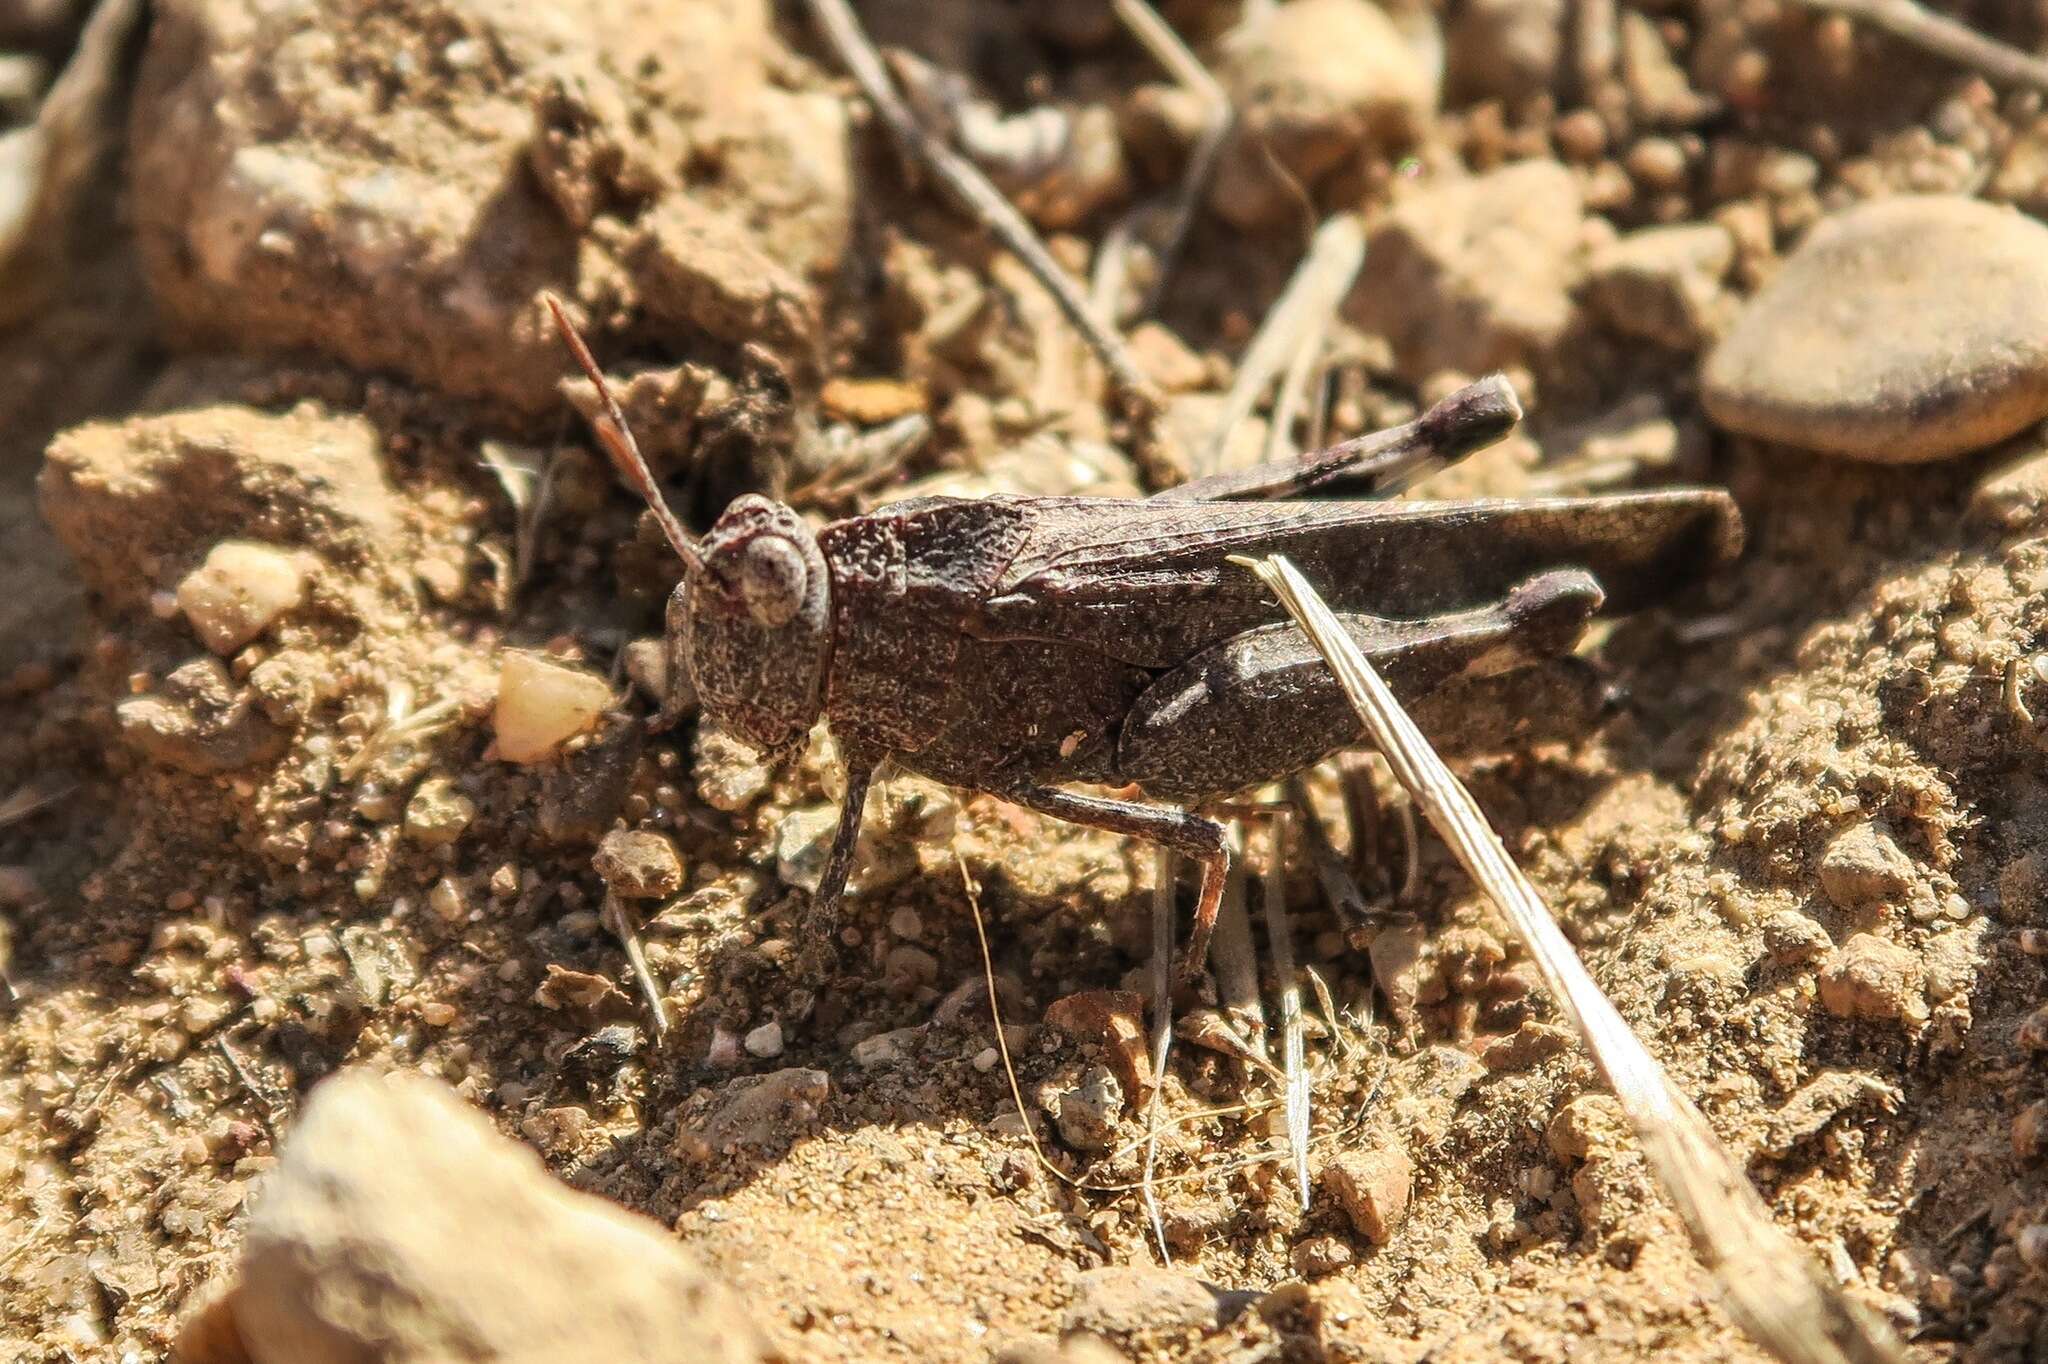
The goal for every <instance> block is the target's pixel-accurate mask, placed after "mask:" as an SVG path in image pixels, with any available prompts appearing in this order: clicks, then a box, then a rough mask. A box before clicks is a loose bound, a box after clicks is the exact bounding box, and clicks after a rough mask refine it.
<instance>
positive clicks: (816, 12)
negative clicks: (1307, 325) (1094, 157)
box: [808, 0, 1160, 419]
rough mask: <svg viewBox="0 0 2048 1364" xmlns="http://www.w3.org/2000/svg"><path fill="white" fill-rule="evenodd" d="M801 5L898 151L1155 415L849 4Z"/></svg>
mask: <svg viewBox="0 0 2048 1364" xmlns="http://www.w3.org/2000/svg"><path fill="white" fill-rule="evenodd" d="M808 2H809V5H810V10H811V18H812V19H813V20H814V21H815V22H816V23H817V25H818V28H819V31H820V32H822V33H823V34H824V36H825V41H826V42H828V43H829V44H831V46H832V50H833V51H834V52H835V53H836V54H837V55H838V57H839V60H840V62H841V63H842V64H843V65H844V66H845V67H846V70H847V72H848V74H850V75H851V76H852V77H853V79H854V80H855V82H857V83H858V84H859V86H860V88H861V91H862V93H863V94H865V95H866V96H867V97H868V102H869V103H870V104H872V105H873V106H874V108H875V113H876V114H878V115H879V116H880V117H881V120H882V122H883V123H884V124H885V125H886V126H887V127H888V129H889V133H890V136H892V137H893V138H894V139H895V140H896V145H897V147H898V148H899V149H900V150H901V151H902V153H903V155H904V156H905V157H906V158H907V159H909V160H910V161H912V162H915V163H916V164H919V165H922V166H923V167H924V168H925V169H926V170H928V171H930V172H931V174H932V176H933V178H934V179H936V180H937V181H938V182H939V183H940V184H941V185H942V186H944V187H945V188H946V189H947V190H948V191H949V192H951V194H952V195H953V197H954V198H955V199H956V200H957V201H958V202H959V203H960V205H961V206H962V207H963V208H965V209H966V210H967V212H969V213H970V214H972V215H973V216H974V217H976V218H978V219H979V220H980V221H981V223H982V225H983V226H984V227H986V228H987V229H988V230H989V231H990V232H991V233H993V234H994V235H995V238H996V240H997V241H999V242H1001V243H1002V244H1003V246H1004V247H1005V248H1006V249H1008V250H1009V252H1010V253H1011V254H1012V255H1014V256H1016V257H1017V259H1018V260H1020V261H1022V262H1023V264H1024V268H1025V269H1027V270H1029V271H1030V272H1031V274H1032V276H1033V277H1034V278H1035V279H1037V281H1038V282H1039V283H1040V284H1041V285H1043V286H1045V289H1046V292H1048V293H1050V294H1051V295H1052V296H1053V301H1054V302H1056V303H1057V304H1059V307H1060V311H1061V312H1063V313H1065V314H1066V315H1067V320H1068V321H1069V322H1072V323H1073V324H1074V327H1075V329H1076V330H1077V331H1079V332H1080V333H1081V336H1082V338H1083V339H1084V340H1086V341H1087V343H1088V345H1089V347H1090V348H1091V349H1093V350H1094V351H1095V353H1096V355H1098V356H1099V357H1101V359H1102V363H1103V365H1104V366H1105V367H1106V368H1107V369H1108V370H1109V373H1110V378H1111V381H1112V382H1113V383H1114V384H1115V385H1116V387H1117V389H1118V390H1119V391H1120V392H1121V394H1122V397H1123V399H1124V402H1125V404H1126V406H1127V407H1128V408H1130V409H1131V415H1132V416H1133V417H1134V418H1141V419H1142V418H1147V417H1150V416H1152V415H1154V414H1156V413H1157V412H1158V411H1159V408H1160V397H1159V393H1158V391H1157V390H1156V389H1154V388H1153V386H1152V384H1151V382H1150V381H1149V380H1147V379H1146V378H1145V376H1144V373H1143V372H1142V371H1141V370H1139V368H1138V362H1137V361H1136V360H1135V359H1134V358H1133V357H1132V355H1131V352H1130V349H1129V347H1127V346H1125V344H1124V341H1123V338H1122V337H1121V336H1118V335H1117V334H1116V332H1115V331H1114V330H1112V329H1111V328H1110V327H1109V325H1108V324H1106V323H1105V322H1104V321H1103V320H1102V318H1101V317H1100V316H1098V315H1097V314H1096V313H1095V311H1094V310H1093V309H1092V308H1090V307H1089V306H1088V298H1087V296H1086V295H1085V294H1084V293H1083V292H1082V289H1081V286H1080V284H1079V283H1078V282H1076V281H1075V279H1074V277H1073V276H1072V275H1070V274H1068V273H1067V272H1066V271H1065V270H1064V269H1062V268H1061V266H1060V264H1059V262H1058V261H1056V260H1054V259H1053V258H1052V253H1051V252H1049V251H1047V250H1046V249H1045V243H1044V242H1042V241H1040V240H1039V238H1038V233H1037V232H1036V231H1034V230H1033V228H1032V226H1031V224H1030V223H1029V222H1028V221H1026V220H1025V217H1024V215H1023V214H1021V213H1019V212H1018V211H1017V208H1016V206H1015V205H1014V204H1012V203H1011V202H1010V201H1009V200H1008V199H1006V198H1004V197H1003V192H1002V191H1001V190H999V189H997V188H996V187H995V185H994V184H992V183H991V182H990V181H989V178H988V177H987V176H986V175H984V174H982V172H981V168H980V167H978V166H976V165H975V164H974V163H973V162H972V161H970V160H968V159H967V158H966V157H965V156H963V155H961V154H960V153H959V152H957V151H955V150H954V149H953V148H951V147H949V146H947V145H946V144H945V143H944V142H941V141H940V140H939V139H938V138H936V137H934V136H933V135H932V134H931V132H930V131H929V130H928V129H926V128H925V126H924V125H923V124H922V123H920V122H919V121H918V119H917V115H916V114H914V113H912V112H911V109H910V106H909V105H907V104H905V103H904V101H903V97H902V96H901V95H900V94H898V93H897V91H896V86H895V83H894V82H893V81H891V80H890V79H889V72H888V70H887V68H886V67H884V66H883V64H882V55H881V53H879V52H877V51H876V50H875V45H874V42H873V40H872V39H870V38H869V37H868V35H867V32H866V30H865V29H863V28H862V27H861V24H860V20H859V19H858V18H857V17H855V15H854V12H853V7H852V6H851V5H849V4H848V3H847V0H808Z"/></svg>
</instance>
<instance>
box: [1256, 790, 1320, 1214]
mask: <svg viewBox="0 0 2048 1364" xmlns="http://www.w3.org/2000/svg"><path fill="white" fill-rule="evenodd" d="M1290 823H1291V821H1289V819H1288V818H1287V811H1285V810H1275V811H1274V812H1273V818H1272V821H1271V823H1270V825H1269V826H1268V827H1269V828H1270V829H1271V830H1272V846H1271V847H1270V848H1269V849H1268V850H1267V854H1266V856H1267V863H1266V881H1265V895H1264V896H1263V897H1262V898H1263V899H1264V904H1263V905H1262V908H1263V909H1264V910H1265V915H1266V938H1267V943H1268V947H1269V950H1270V951H1271V952H1272V954H1273V975H1274V976H1275V977H1276V978H1277V979H1278V981H1279V983H1280V1068H1281V1070H1282V1071H1284V1072H1285V1073H1286V1076H1287V1105H1286V1107H1285V1108H1284V1109H1283V1110H1282V1112H1283V1114H1284V1115H1285V1117H1286V1119H1287V1145H1288V1147H1289V1148H1290V1149H1292V1150H1293V1152H1294V1186H1295V1192H1296V1193H1298V1194H1300V1195H1301V1210H1302V1211H1303V1212H1307V1211H1308V1136H1309V1107H1308V1097H1309V1095H1308V1066H1307V1064H1306V1062H1305V1060H1304V1058H1303V1055H1302V1036H1301V980H1300V977H1299V976H1298V975H1297V974H1296V972H1295V969H1294V924H1293V922H1292V920H1290V919H1289V918H1288V915H1287V830H1288V826H1289V824H1290Z"/></svg>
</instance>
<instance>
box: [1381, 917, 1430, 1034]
mask: <svg viewBox="0 0 2048 1364" xmlns="http://www.w3.org/2000/svg"><path fill="white" fill-rule="evenodd" d="M1429 949H1430V943H1429V934H1428V933H1427V932H1426V931H1425V930H1424V929H1423V928H1422V926H1421V925H1420V924H1413V923H1401V924H1394V925H1392V926H1390V927H1388V928H1384V929H1382V930H1380V932H1379V933H1378V934H1376V935H1375V936H1374V938H1373V940H1372V946H1371V947H1370V948H1369V949H1367V951H1368V955H1369V956H1370V957H1371V959H1372V977H1373V979H1374V980H1376V981H1378V982H1379V987H1380V990H1381V992H1382V993H1384V994H1385V995H1386V997H1387V1011H1388V1012H1389V1013H1391V1014H1392V1015H1393V1016H1394V1022H1395V1024H1396V1025H1398V1026H1399V1027H1400V1028H1402V1029H1403V1030H1404V1031H1405V1030H1407V1029H1410V1028H1413V1027H1414V1026H1415V1006H1416V1005H1417V1004H1418V1003H1420V1002H1421V1000H1422V996H1423V995H1424V993H1426V992H1427V993H1433V994H1438V995H1440V994H1441V993H1442V988H1443V986H1442V981H1441V980H1440V979H1439V977H1438V975H1437V969H1436V957H1435V955H1434V954H1433V953H1431V951H1430V950H1429Z"/></svg>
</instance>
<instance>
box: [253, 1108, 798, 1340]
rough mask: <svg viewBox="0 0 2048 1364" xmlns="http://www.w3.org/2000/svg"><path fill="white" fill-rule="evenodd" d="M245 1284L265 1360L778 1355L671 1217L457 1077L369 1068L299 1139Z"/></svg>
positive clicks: (256, 1223)
mask: <svg viewBox="0 0 2048 1364" xmlns="http://www.w3.org/2000/svg"><path fill="white" fill-rule="evenodd" d="M230 1302H231V1310H232V1311H233V1314H234V1320H235V1325H236V1328H237V1331H238V1333H239V1335H240V1336H241V1339H242V1342H243V1344H244V1345H245V1346H246V1347H247V1351H248V1357H249V1359H250V1360H252V1361H254V1364H285V1361H304V1362H310V1361H340V1360H377V1361H381V1362H382V1364H426V1361H429V1360H438V1359H449V1358H462V1359H474V1360H485V1359H488V1360H497V1361H503V1362H504V1364H511V1362H512V1361H521V1360H531V1361H540V1360H547V1359H570V1358H578V1359H581V1358H591V1359H598V1358H602V1359H611V1360H620V1361H655V1360H668V1359H675V1358H691V1359H716V1360H720V1361H735V1362H736V1361H741V1360H767V1359H770V1358H773V1357H774V1355H773V1352H772V1351H771V1349H770V1347H769V1346H768V1344H767V1343H766V1341H765V1340H764V1339H763V1337H762V1336H761V1334H760V1332H759V1330H758V1328H757V1327H756V1326H755V1324H754V1320H753V1317H752V1316H751V1314H750V1313H749V1312H748V1310H747V1309H746V1308H745V1306H744V1305H743V1304H742V1303H741V1302H740V1300H739V1299H738V1298H737V1297H735V1296H733V1295H732V1293H731V1292H730V1290H728V1289H726V1288H725V1287H724V1286H723V1285H722V1284H719V1283H718V1282H716V1281H715V1280H713V1279H711V1278H710V1277H709V1276H708V1275H707V1274H706V1273H705V1271H704V1270H703V1269H702V1268H701V1267H700V1266H699V1265H698V1264H697V1262H696V1260H695V1259H694V1258H693V1257H692V1256H691V1255H690V1254H689V1253H688V1252H687V1251H685V1250H684V1249H683V1248H682V1247H681V1246H680V1245H678V1244H677V1243H676V1241H675V1239H674V1238H673V1237H671V1236H670V1235H669V1234H668V1232H667V1231H666V1230H665V1229H664V1228H662V1227H660V1226H658V1225H656V1224H655V1223H653V1222H649V1221H647V1220H646V1219H644V1218H641V1217H637V1216H634V1215H633V1214H631V1213H627V1212H625V1211H623V1210H621V1209H620V1208H617V1207H615V1206H613V1205H612V1204H610V1203H608V1202H606V1201H604V1200H603V1199H600V1198H595V1197H592V1196H590V1195H588V1194H583V1193H578V1192H576V1191H574V1190H571V1189H569V1188H567V1187H566V1186H564V1185H562V1184H560V1183H559V1182H557V1181H556V1180H554V1179H553V1178H551V1177H549V1175H548V1174H547V1173H546V1171H545V1170H543V1169H542V1168H541V1164H540V1161H539V1160H538V1159H537V1158H536V1157H535V1156H534V1154H533V1152H532V1151H530V1150H528V1149H527V1148H525V1147H523V1146H520V1145H518V1144H517V1143H514V1142H510V1141H507V1140H506V1139H505V1138H504V1137H502V1136H500V1135H498V1132H497V1130H496V1129H495V1128H494V1127H492V1125H491V1124H490V1123H489V1122H488V1121H487V1120H486V1119H485V1118H484V1117H483V1115H482V1114H480V1113H478V1112H477V1111H476V1110H474V1109H472V1108H470V1107H469V1106H468V1105H467V1104H464V1103H462V1102H461V1101H460V1100H459V1099H457V1098H456V1097H455V1096H454V1094H453V1093H451V1092H450V1091H448V1090H447V1089H446V1088H445V1087H444V1086H442V1085H440V1084H438V1083H436V1082H434V1081H430V1080H426V1079H423V1078H421V1077H418V1076H414V1075H406V1074H395V1075H379V1074H375V1073H372V1072H370V1071H368V1070H362V1069H357V1070H350V1071H346V1072H344V1073H342V1074H341V1075H339V1076H336V1077H335V1078H333V1079H331V1080H328V1081H327V1082H325V1083H324V1084H322V1085H320V1086H319V1087H318V1088H316V1089H315V1090H314V1091H313V1095H312V1098H311V1100H310V1102H309V1103H308V1104H307V1105H306V1108H305V1110H304V1112H303V1113H302V1114H301V1115H300V1118H299V1121H298V1125H297V1126H296V1127H295V1128H294V1129H293V1130H292V1132H291V1133H290V1134H289V1135H288V1136H287V1138H286V1139H285V1143H284V1148H283V1152H282V1157H281V1159H280V1161H279V1163H278V1165H277V1167H276V1170H275V1171H274V1172H273V1173H272V1175H271V1176H270V1177H269V1178H268V1179H267V1180H266V1181H265V1182H264V1184H263V1186H262V1187H261V1189H260V1190H259V1191H258V1195H257V1197H256V1199H255V1201H254V1204H253V1206H252V1208H251V1211H250V1214H249V1223H248V1231H247V1235H246V1238H245V1241H244V1244H243V1249H242V1256H241V1262H240V1277H239V1281H238V1282H237V1283H236V1285H235V1286H234V1288H233V1289H232V1290H231V1298H230Z"/></svg>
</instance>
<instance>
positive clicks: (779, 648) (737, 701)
mask: <svg viewBox="0 0 2048 1364" xmlns="http://www.w3.org/2000/svg"><path fill="white" fill-rule="evenodd" d="M675 606H676V607H677V608H679V609H676V610H673V611H672V612H671V620H670V631H671V640H670V644H671V649H672V653H673V655H679V656H680V658H681V659H682V661H683V662H684V663H685V665H686V666H687V667H688V669H689V674H690V680H691V682H692V683H694V684H695V686H696V688H697V696H698V698H699V700H700V702H701V704H702V705H703V707H704V712H705V714H706V715H707V716H709V717H710V718H711V719H712V720H713V721H714V722H715V723H717V724H718V725H719V726H720V727H722V728H724V729H727V730H730V731H731V732H732V733H734V734H736V735H737V736H739V737H740V738H742V739H744V740H746V741H747V742H748V743H750V744H752V745H754V747H756V748H758V749H760V750H762V752H764V753H767V754H770V755H775V754H781V753H786V752H788V751H790V750H792V749H794V748H796V747H797V746H798V745H800V744H802V743H803V741H804V738H805V736H806V735H808V734H809V733H810V729H811V726H812V725H813V724H815V723H816V722H817V719H818V715H819V712H820V710H821V708H822V706H823V700H822V696H823V691H824V683H825V668H826V665H827V663H828V662H829V661H830V659H831V653H832V597H831V586H830V583H829V581H828V579H827V570H826V567H825V555H824V552H823V551H822V550H820V549H819V547H818V537H817V536H815V535H813V534H812V533H811V528H810V527H809V526H807V525H805V524H804V522H803V520H802V518H800V517H799V516H798V515H797V514H796V513H795V512H794V511H791V510H790V509H789V508H788V507H786V506H784V505H783V504H782V503H780V502H775V501H772V500H770V499H768V498H765V497H756V496H752V495H749V496H746V497H741V498H739V499H737V500H736V501H734V502H733V503H732V505H731V506H729V507H727V508H726V509H725V514H724V515H722V516H720V517H719V518H718V524H716V525H715V526H713V527H712V528H711V533H710V534H709V535H707V536H705V537H704V540H703V542H702V545H701V549H700V557H699V559H698V560H697V562H695V563H693V564H691V565H690V567H689V571H688V572H687V573H686V574H685V576H684V578H683V581H682V582H681V583H680V584H678V585H677V587H676V598H675Z"/></svg>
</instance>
